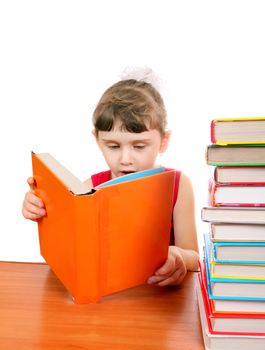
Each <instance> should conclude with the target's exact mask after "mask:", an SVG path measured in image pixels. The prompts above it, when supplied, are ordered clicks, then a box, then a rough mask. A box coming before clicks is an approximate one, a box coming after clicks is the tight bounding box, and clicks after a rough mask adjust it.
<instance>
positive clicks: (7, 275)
mask: <svg viewBox="0 0 265 350" xmlns="http://www.w3.org/2000/svg"><path fill="white" fill-rule="evenodd" d="M195 277H196V273H189V274H188V275H187V277H186V279H185V281H184V283H183V284H182V285H181V286H179V287H177V288H167V289H166V288H158V287H153V286H148V285H144V286H140V287H137V288H132V289H129V290H127V291H124V292H120V293H116V294H113V295H110V296H107V297H104V298H102V299H101V301H100V302H99V303H98V304H89V305H76V304H74V302H73V301H72V299H71V297H70V296H69V294H68V293H67V291H66V290H65V288H64V287H63V285H62V284H61V283H60V282H59V280H58V279H57V278H56V276H55V275H54V274H53V273H52V272H51V271H50V269H49V267H48V266H47V265H45V264H28V263H8V262H0V349H3V350H16V349H18V350H24V349H25V350H31V349H38V350H39V349H41V350H42V349H45V350H46V349H47V350H48V349H49V350H53V349H54V350H60V349H67V350H71V349H79V350H81V349H82V350H83V349H92V350H98V349H101V350H102V349H108V350H109V349H115V350H121V349H122V350H129V349H130V350H142V349H149V350H171V349H172V350H173V349H174V350H177V349H181V350H186V349H190V350H203V349H204V347H203V340H202V336H201V329H200V322H199V314H198V309H197V300H196V296H195V288H194V282H195Z"/></svg>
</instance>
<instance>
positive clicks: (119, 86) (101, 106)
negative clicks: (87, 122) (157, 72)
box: [93, 79, 167, 135]
mask: <svg viewBox="0 0 265 350" xmlns="http://www.w3.org/2000/svg"><path fill="white" fill-rule="evenodd" d="M116 121H120V122H121V129H122V130H127V131H129V132H134V133H140V132H143V131H148V130H152V129H156V130H158V131H159V132H160V133H161V135H164V134H165V131H166V124H167V115H166V110H165V106H164V101H163V99H162V97H161V95H160V93H159V92H158V91H157V90H156V89H155V88H154V87H153V86H152V85H151V84H149V83H147V82H144V81H138V80H134V79H128V80H121V81H119V82H117V83H116V84H114V85H112V86H111V87H110V88H108V89H107V90H106V91H105V92H104V94H103V95H102V97H101V99H100V100H99V102H98V104H97V106H96V109H95V111H94V113H93V124H94V127H95V131H96V133H97V132H98V131H111V130H112V129H113V127H114V124H115V122H116Z"/></svg>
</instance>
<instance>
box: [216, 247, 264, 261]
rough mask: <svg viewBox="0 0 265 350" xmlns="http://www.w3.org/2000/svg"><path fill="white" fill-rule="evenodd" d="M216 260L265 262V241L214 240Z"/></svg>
mask: <svg viewBox="0 0 265 350" xmlns="http://www.w3.org/2000/svg"><path fill="white" fill-rule="evenodd" d="M213 259H214V260H215V261H216V262H223V263H224V262H225V263H238V264H265V242H214V243H213Z"/></svg>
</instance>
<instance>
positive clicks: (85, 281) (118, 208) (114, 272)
mask: <svg viewBox="0 0 265 350" xmlns="http://www.w3.org/2000/svg"><path fill="white" fill-rule="evenodd" d="M32 166H33V176H34V179H35V181H36V190H35V192H36V194H37V195H38V196H39V197H40V198H41V199H42V200H43V201H44V203H45V207H46V211H47V215H46V216H45V217H44V218H43V219H41V220H40V221H39V223H38V229H39V239H40V249H41V254H42V256H43V257H44V259H45V260H46V262H47V263H48V264H49V266H50V267H51V269H52V270H53V271H54V272H55V274H56V275H57V277H58V278H59V279H60V280H61V281H62V283H63V284H64V285H65V287H66V288H67V289H68V291H69V292H70V294H71V295H72V296H73V298H74V300H75V301H76V302H77V303H89V302H96V301H97V300H99V298H100V297H101V296H103V295H106V294H110V293H113V292H116V291H119V290H123V289H126V288H129V287H133V286H136V285H139V284H142V283H144V282H145V281H146V279H147V278H148V277H149V276H151V275H152V274H153V273H154V272H155V270H156V269H157V268H159V267H160V266H161V265H162V264H163V263H164V261H165V260H166V258H167V253H168V245H169V236H170V228H171V217H172V205H173V203H172V201H173V187H174V177H175V172H174V171H173V170H169V171H165V169H164V168H155V169H150V170H146V171H143V172H138V173H134V174H129V175H125V176H123V177H121V178H117V179H114V180H115V181H118V183H115V181H114V180H111V181H110V182H108V183H105V184H104V185H105V186H102V187H100V186H99V187H98V188H96V189H94V190H92V191H90V190H88V189H87V188H86V186H84V185H83V183H82V182H81V181H80V180H79V179H77V178H76V177H75V176H74V175H73V174H71V173H70V172H69V171H68V170H67V169H66V168H64V167H63V166H62V165H61V164H59V163H58V162H57V161H56V160H55V159H54V158H53V157H52V156H51V155H49V154H47V153H44V154H43V153H41V154H39V155H38V154H35V153H32ZM107 184H108V186H107Z"/></svg>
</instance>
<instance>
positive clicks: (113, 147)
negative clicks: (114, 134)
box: [107, 144, 120, 149]
mask: <svg viewBox="0 0 265 350" xmlns="http://www.w3.org/2000/svg"><path fill="white" fill-rule="evenodd" d="M107 147H108V148H110V149H117V148H119V147H120V146H119V145H115V144H113V145H107Z"/></svg>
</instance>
